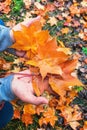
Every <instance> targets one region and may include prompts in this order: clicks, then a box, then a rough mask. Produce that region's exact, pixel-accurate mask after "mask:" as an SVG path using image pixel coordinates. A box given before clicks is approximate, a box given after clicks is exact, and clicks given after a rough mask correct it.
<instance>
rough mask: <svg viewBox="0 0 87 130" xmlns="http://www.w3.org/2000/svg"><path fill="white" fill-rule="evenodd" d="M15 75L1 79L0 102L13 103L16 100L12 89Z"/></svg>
mask: <svg viewBox="0 0 87 130" xmlns="http://www.w3.org/2000/svg"><path fill="white" fill-rule="evenodd" d="M12 79H13V75H10V76H7V77H5V78H0V102H2V101H11V100H14V99H15V98H16V96H15V95H14V94H13V92H12V89H11V83H12Z"/></svg>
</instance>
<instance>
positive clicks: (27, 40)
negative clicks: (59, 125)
mask: <svg viewBox="0 0 87 130" xmlns="http://www.w3.org/2000/svg"><path fill="white" fill-rule="evenodd" d="M21 28H22V31H13V34H14V38H15V41H16V42H15V43H14V44H13V45H12V48H15V49H17V50H19V51H26V55H27V57H28V59H27V60H26V64H27V65H29V69H30V71H31V72H32V73H33V74H34V75H35V76H34V78H33V77H32V84H33V88H34V91H35V94H36V95H37V96H40V95H42V94H43V95H44V93H45V92H47V94H48V95H52V97H51V98H50V99H49V104H48V107H47V108H45V109H44V107H43V106H38V108H37V106H35V107H32V106H33V105H31V104H29V105H25V106H24V112H25V113H26V112H27V113H29V114H31V113H32V112H29V111H30V110H31V109H32V111H33V110H34V111H33V113H32V114H31V115H33V114H35V113H37V114H40V113H42V116H41V118H40V119H39V125H40V126H42V125H43V124H46V125H47V124H48V123H49V124H50V125H51V126H52V127H54V126H55V122H56V121H57V120H58V118H57V116H56V115H55V112H56V110H61V114H60V115H62V116H63V117H64V120H65V124H67V122H68V123H69V122H70V125H71V127H72V128H76V126H78V125H79V123H78V122H77V120H81V114H80V112H78V109H79V108H78V107H77V106H75V107H74V108H72V107H71V106H70V105H69V104H70V102H71V101H72V100H73V99H74V97H75V96H76V95H77V91H76V90H75V89H74V86H83V84H82V83H81V82H80V81H79V79H78V78H77V76H76V75H75V76H73V74H72V73H73V72H74V71H75V68H76V65H77V63H78V57H77V56H76V55H72V53H71V51H70V49H69V48H66V47H64V46H63V47H62V46H60V45H57V41H56V38H55V37H51V35H50V34H49V31H48V30H42V25H41V22H40V21H35V22H33V23H32V24H31V25H30V26H29V27H26V26H24V25H21ZM39 78H40V79H41V80H42V81H44V79H47V80H48V82H49V87H48V88H44V87H42V88H41V86H40V84H39ZM49 88H50V89H49ZM50 90H51V91H50ZM30 107H32V108H31V109H30ZM67 111H69V112H67ZM73 112H74V114H75V113H76V115H77V116H74V115H73ZM78 114H79V116H78ZM70 115H71V116H70ZM32 118H33V117H32ZM32 118H31V120H32ZM22 119H23V122H25V124H26V125H28V124H32V123H33V120H32V121H31V122H28V121H26V119H25V118H22ZM29 121H30V120H29ZM73 121H74V123H73ZM75 123H76V125H75Z"/></svg>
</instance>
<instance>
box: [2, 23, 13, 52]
mask: <svg viewBox="0 0 87 130" xmlns="http://www.w3.org/2000/svg"><path fill="white" fill-rule="evenodd" d="M12 44H13V41H12V39H11V37H10V28H8V27H5V26H2V25H0V51H4V50H5V49H6V48H8V47H9V46H11V45H12Z"/></svg>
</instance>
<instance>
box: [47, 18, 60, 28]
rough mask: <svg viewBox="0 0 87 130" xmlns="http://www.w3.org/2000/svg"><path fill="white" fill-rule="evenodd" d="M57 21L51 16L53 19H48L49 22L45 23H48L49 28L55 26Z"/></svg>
mask: <svg viewBox="0 0 87 130" xmlns="http://www.w3.org/2000/svg"><path fill="white" fill-rule="evenodd" d="M57 22H58V20H57V19H56V18H55V17H54V16H53V17H49V20H48V21H47V23H50V25H51V26H53V25H57Z"/></svg>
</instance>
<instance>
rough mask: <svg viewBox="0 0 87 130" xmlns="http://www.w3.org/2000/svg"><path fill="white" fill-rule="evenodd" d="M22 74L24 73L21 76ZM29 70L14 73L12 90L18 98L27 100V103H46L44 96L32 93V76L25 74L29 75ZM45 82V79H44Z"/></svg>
mask: <svg viewBox="0 0 87 130" xmlns="http://www.w3.org/2000/svg"><path fill="white" fill-rule="evenodd" d="M21 73H22V74H26V76H24V77H23V75H21ZM30 74H31V73H30V71H29V70H25V71H22V72H20V74H18V75H17V74H15V75H14V78H13V80H12V91H13V93H14V94H15V96H17V97H18V98H19V99H20V100H22V101H24V102H27V103H32V104H35V105H39V104H47V103H48V100H47V99H46V98H45V97H41V96H39V97H37V96H35V94H34V90H33V86H32V76H27V75H30ZM46 82H47V81H46ZM41 85H48V84H47V83H45V81H44V83H43V84H41Z"/></svg>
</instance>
